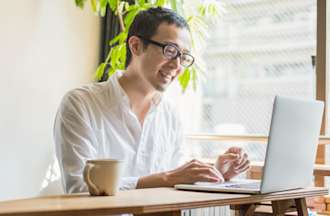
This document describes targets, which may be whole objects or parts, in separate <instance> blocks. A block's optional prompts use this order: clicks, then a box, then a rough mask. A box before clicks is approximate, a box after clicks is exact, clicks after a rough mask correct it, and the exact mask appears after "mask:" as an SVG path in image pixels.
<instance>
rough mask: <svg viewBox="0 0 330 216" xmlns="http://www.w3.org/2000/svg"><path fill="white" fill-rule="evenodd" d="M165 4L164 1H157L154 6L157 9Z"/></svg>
mask: <svg viewBox="0 0 330 216" xmlns="http://www.w3.org/2000/svg"><path fill="white" fill-rule="evenodd" d="M165 3H166V0H157V1H156V3H155V4H156V5H157V6H158V7H163V6H164V5H165Z"/></svg>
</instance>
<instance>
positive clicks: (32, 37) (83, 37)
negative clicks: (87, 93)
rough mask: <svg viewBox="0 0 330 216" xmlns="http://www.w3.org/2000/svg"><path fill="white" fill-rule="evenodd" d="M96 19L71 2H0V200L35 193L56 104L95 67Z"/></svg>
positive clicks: (48, 154)
mask: <svg viewBox="0 0 330 216" xmlns="http://www.w3.org/2000/svg"><path fill="white" fill-rule="evenodd" d="M99 21H100V20H99V18H98V17H97V16H95V15H93V14H92V13H91V10H90V8H88V7H87V8H85V9H84V10H80V9H79V8H77V7H76V6H75V4H74V1H73V0H69V1H68V0H56V1H54V0H28V1H27V0H24V1H22V0H11V1H2V2H1V7H0V31H1V34H0V77H1V78H0V98H1V100H0V191H1V193H0V200H4V199H14V198H15V199H16V198H22V197H30V196H35V195H38V194H39V191H40V189H41V185H42V183H43V182H44V180H45V178H46V172H47V169H49V166H50V165H51V164H52V163H53V159H54V144H53V138H52V127H53V121H54V118H55V114H56V110H57V107H58V105H59V103H60V100H61V98H62V96H63V95H64V94H65V92H66V91H68V90H69V89H71V88H73V87H77V86H80V85H82V84H83V83H87V82H90V81H91V79H92V75H93V72H94V70H95V68H96V67H97V60H98V53H99V34H100V29H99V25H100V23H99Z"/></svg>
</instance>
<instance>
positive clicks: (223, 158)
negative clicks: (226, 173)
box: [219, 153, 239, 163]
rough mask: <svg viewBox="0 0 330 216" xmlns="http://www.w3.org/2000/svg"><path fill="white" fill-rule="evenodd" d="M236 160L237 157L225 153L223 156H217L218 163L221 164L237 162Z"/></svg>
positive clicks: (236, 155)
mask: <svg viewBox="0 0 330 216" xmlns="http://www.w3.org/2000/svg"><path fill="white" fill-rule="evenodd" d="M238 158H239V155H238V154H234V153H225V154H223V155H220V156H219V159H220V161H221V162H223V163H225V162H229V161H234V160H237V159H238Z"/></svg>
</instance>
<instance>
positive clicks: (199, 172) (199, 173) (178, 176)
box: [167, 160, 224, 186]
mask: <svg viewBox="0 0 330 216" xmlns="http://www.w3.org/2000/svg"><path fill="white" fill-rule="evenodd" d="M167 176H168V182H169V186H173V185H175V184H192V183H195V182H198V181H203V182H219V183H220V182H224V178H223V176H222V174H221V173H220V172H219V170H217V169H216V168H215V167H214V166H212V165H210V164H207V163H203V162H201V161H198V160H192V161H190V162H188V163H186V164H184V165H182V166H180V167H179V168H177V169H175V170H172V171H169V172H168V173H167Z"/></svg>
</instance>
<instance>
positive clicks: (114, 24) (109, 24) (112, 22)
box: [99, 8, 120, 82]
mask: <svg viewBox="0 0 330 216" xmlns="http://www.w3.org/2000/svg"><path fill="white" fill-rule="evenodd" d="M119 31H120V27H119V20H118V18H117V16H116V15H115V14H114V13H113V12H112V11H111V9H110V8H107V10H106V14H105V16H104V17H102V18H101V44H100V45H101V49H100V52H101V53H100V59H99V63H102V62H104V61H105V59H106V58H107V55H108V53H109V51H110V48H111V47H110V46H109V41H110V40H111V39H113V38H114V37H115V36H116V35H117V34H118V33H119ZM108 69H109V66H107V67H106V68H105V70H104V71H105V73H104V74H103V75H102V78H101V79H100V80H99V82H103V81H106V80H107V79H108V73H107V72H106V71H108Z"/></svg>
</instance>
